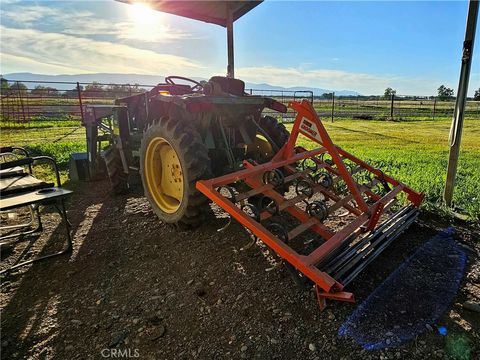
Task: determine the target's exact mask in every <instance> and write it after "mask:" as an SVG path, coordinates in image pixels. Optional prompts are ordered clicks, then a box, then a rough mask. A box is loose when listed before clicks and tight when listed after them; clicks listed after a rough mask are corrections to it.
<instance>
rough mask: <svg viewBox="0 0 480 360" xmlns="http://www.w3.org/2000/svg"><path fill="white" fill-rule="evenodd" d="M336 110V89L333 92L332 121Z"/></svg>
mask: <svg viewBox="0 0 480 360" xmlns="http://www.w3.org/2000/svg"><path fill="white" fill-rule="evenodd" d="M334 112H335V91H334V92H332V123H333V115H334Z"/></svg>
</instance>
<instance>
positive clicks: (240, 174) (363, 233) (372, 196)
mask: <svg viewBox="0 0 480 360" xmlns="http://www.w3.org/2000/svg"><path fill="white" fill-rule="evenodd" d="M289 107H290V108H291V109H293V110H294V111H296V113H297V115H296V118H295V122H294V124H293V128H292V131H291V135H290V138H289V139H288V141H287V143H286V144H285V145H284V146H283V147H282V148H281V149H280V150H279V151H278V152H277V153H276V154H275V155H274V157H273V158H272V159H271V161H269V162H266V163H262V164H258V163H255V162H253V161H247V160H245V161H244V162H243V165H244V169H242V170H240V171H237V172H233V173H230V174H227V175H223V176H219V177H216V178H212V179H208V180H200V181H198V182H197V183H196V187H197V189H198V190H199V191H201V192H202V193H203V194H204V195H206V196H207V197H208V198H210V199H211V200H212V201H214V202H215V203H216V204H217V205H219V206H220V207H221V208H222V209H224V210H225V211H226V212H228V213H229V214H230V215H231V216H232V217H233V218H235V219H236V220H237V221H238V222H240V223H241V224H242V225H243V226H244V227H245V228H246V229H247V231H248V233H249V234H250V235H252V236H253V237H254V239H257V238H259V239H260V240H261V241H263V243H265V244H266V245H267V246H268V247H269V248H271V249H272V250H273V251H274V252H275V253H276V254H278V255H279V256H280V257H281V258H282V259H283V260H284V261H286V265H287V268H289V269H290V270H292V271H294V272H295V273H296V275H297V277H298V279H301V280H302V281H303V282H304V283H308V282H310V283H313V285H314V286H315V291H316V295H317V299H318V304H319V306H320V309H322V310H323V309H324V308H325V306H326V299H331V300H339V301H347V302H354V301H355V300H354V295H353V294H352V293H351V292H347V291H344V288H345V286H347V285H348V284H349V283H351V281H352V280H353V279H354V278H355V277H356V276H357V275H358V274H359V273H360V272H361V271H362V270H363V269H364V268H365V267H366V266H367V265H368V264H369V263H370V262H371V261H372V260H373V259H375V258H376V257H377V256H378V255H379V254H380V253H381V252H382V251H383V250H384V249H385V248H386V247H387V246H388V245H389V244H390V243H391V242H392V241H393V240H395V239H396V238H397V237H398V236H399V235H400V234H401V233H402V232H403V231H404V230H405V229H407V228H408V226H409V225H410V224H411V223H412V222H414V221H415V219H416V217H417V215H418V207H419V205H420V203H421V202H422V200H423V197H424V195H423V194H422V193H419V192H416V191H414V190H412V189H411V188H409V187H408V186H406V185H405V184H403V183H401V182H400V181H397V180H395V179H394V178H392V177H390V176H388V175H386V174H385V173H383V172H382V171H381V170H379V169H376V168H374V167H372V166H370V165H368V164H367V163H365V162H363V161H362V160H360V159H358V158H356V157H355V156H353V155H352V154H350V153H348V152H347V151H345V150H343V149H342V148H340V147H338V146H336V145H335V144H334V143H333V142H332V140H331V138H330V136H329V134H328V132H327V131H326V129H325V127H324V125H323V124H322V122H321V120H320V119H319V117H318V115H317V113H316V111H315V110H314V108H313V106H312V104H311V103H310V102H308V101H307V100H302V101H301V102H298V101H292V102H290V103H289ZM300 134H301V135H303V136H305V137H306V138H308V139H309V140H311V141H313V142H315V143H318V144H319V145H320V147H318V148H315V149H313V150H306V149H305V148H303V147H300V146H296V143H297V139H298V136H299V135H300ZM240 185H242V186H240ZM245 185H247V186H248V188H249V189H250V190H248V191H246V192H245V191H244V192H239V191H238V190H237V189H245ZM291 186H292V187H293V188H294V191H292V189H291ZM402 202H404V203H407V205H405V206H403V207H400V206H399V204H400V203H402ZM402 205H403V204H402ZM286 217H289V220H287V221H285V218H286ZM338 218H341V219H342V221H341V222H339V221H338ZM291 219H293V220H291ZM349 220H351V221H349ZM282 223H285V224H288V226H287V225H282ZM345 224H346V225H345ZM342 225H343V226H342ZM289 227H291V228H289ZM312 233H313V234H314V239H311V237H312ZM308 237H309V238H308ZM307 238H308V239H307ZM298 242H300V243H302V246H301V248H300V249H298V244H297V243H298ZM296 244H297V245H296ZM306 244H308V245H306Z"/></svg>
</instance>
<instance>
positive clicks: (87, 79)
mask: <svg viewBox="0 0 480 360" xmlns="http://www.w3.org/2000/svg"><path fill="white" fill-rule="evenodd" d="M2 76H3V77H4V78H5V79H7V80H18V81H31V82H32V83H29V84H28V87H29V88H30V87H35V86H36V85H44V86H52V87H55V88H57V89H58V90H69V89H71V88H72V86H71V84H55V85H53V84H52V85H48V84H41V83H36V81H58V82H68V83H75V82H77V81H78V82H80V83H91V82H94V81H96V82H99V83H104V84H132V85H133V84H140V85H155V84H158V83H161V82H164V78H165V77H164V76H160V75H139V74H114V73H113V74H108V73H94V74H78V75H44V74H32V73H28V72H26V73H11V74H5V75H2ZM192 79H194V80H197V81H200V80H207V79H204V78H199V77H192ZM245 87H246V88H247V89H255V90H263V91H265V92H266V93H265V95H270V94H268V91H272V90H273V91H312V92H313V94H314V95H315V96H321V95H322V94H324V93H331V92H332V91H333V90H329V89H321V88H314V87H305V86H295V87H283V86H276V85H270V84H256V83H248V82H247V83H245ZM335 95H337V96H356V95H360V94H359V93H358V92H356V91H352V90H340V91H338V90H335Z"/></svg>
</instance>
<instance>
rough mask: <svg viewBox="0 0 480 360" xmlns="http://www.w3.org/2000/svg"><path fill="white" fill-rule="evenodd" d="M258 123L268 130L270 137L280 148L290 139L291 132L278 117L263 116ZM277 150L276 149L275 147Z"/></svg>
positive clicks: (264, 129)
mask: <svg viewBox="0 0 480 360" xmlns="http://www.w3.org/2000/svg"><path fill="white" fill-rule="evenodd" d="M258 125H259V126H260V127H261V128H262V129H263V131H265V132H266V134H267V135H268V136H269V137H270V139H271V140H272V141H273V142H274V144H273V145H275V146H276V147H277V148H278V149H280V148H281V147H282V146H283V145H285V143H286V142H287V141H288V138H289V136H290V133H289V132H288V130H287V129H286V128H285V125H283V124H282V123H279V122H278V121H277V119H275V118H273V117H271V116H262V117H261V118H260V121H259V122H258ZM273 150H274V152H275V149H273Z"/></svg>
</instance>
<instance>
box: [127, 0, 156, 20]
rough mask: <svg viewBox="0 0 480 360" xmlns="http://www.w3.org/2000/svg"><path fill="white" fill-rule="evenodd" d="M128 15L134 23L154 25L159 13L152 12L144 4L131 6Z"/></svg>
mask: <svg viewBox="0 0 480 360" xmlns="http://www.w3.org/2000/svg"><path fill="white" fill-rule="evenodd" d="M129 14H130V16H131V18H132V20H133V21H134V22H135V23H139V24H142V23H154V22H155V21H158V19H159V17H160V16H159V15H160V12H159V11H156V10H153V9H152V8H150V7H149V6H148V5H146V4H144V3H135V4H133V5H131V7H130V9H129Z"/></svg>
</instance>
